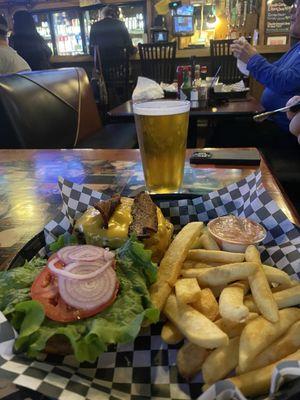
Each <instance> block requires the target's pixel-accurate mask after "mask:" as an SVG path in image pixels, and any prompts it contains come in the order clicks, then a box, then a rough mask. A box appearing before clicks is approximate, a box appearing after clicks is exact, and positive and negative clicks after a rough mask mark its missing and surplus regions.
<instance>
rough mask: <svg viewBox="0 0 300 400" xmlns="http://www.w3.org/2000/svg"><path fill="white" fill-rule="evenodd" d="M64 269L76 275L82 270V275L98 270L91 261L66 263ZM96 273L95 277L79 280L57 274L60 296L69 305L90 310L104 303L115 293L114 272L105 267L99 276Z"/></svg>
mask: <svg viewBox="0 0 300 400" xmlns="http://www.w3.org/2000/svg"><path fill="white" fill-rule="evenodd" d="M65 270H66V272H68V273H69V274H71V275H78V274H79V273H80V274H81V272H83V271H84V272H85V274H84V275H83V276H91V275H93V274H94V273H95V272H98V270H99V266H97V265H96V264H92V263H89V264H88V263H86V264H79V263H72V264H69V265H67V266H66V267H65ZM71 271H72V272H71ZM75 271H76V272H75ZM91 271H93V272H91ZM74 272H75V273H74ZM97 275H98V276H97V278H96V279H85V280H80V281H78V280H77V281H75V280H70V279H65V278H64V277H63V276H61V275H59V276H58V289H59V293H60V296H61V297H62V299H63V300H64V301H65V302H66V303H67V304H68V305H69V306H72V307H75V308H77V309H82V310H92V309H96V308H98V307H101V305H105V304H106V303H108V302H109V300H111V299H112V298H113V296H114V295H115V293H116V287H117V284H118V281H117V276H116V272H115V270H114V269H113V268H106V269H105V270H104V271H103V272H102V274H101V276H99V274H97Z"/></svg>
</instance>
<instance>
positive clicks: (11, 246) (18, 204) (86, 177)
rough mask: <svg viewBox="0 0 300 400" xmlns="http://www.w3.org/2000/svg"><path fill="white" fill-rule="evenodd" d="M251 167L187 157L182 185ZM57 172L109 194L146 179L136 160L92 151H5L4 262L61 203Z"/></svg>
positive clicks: (0, 196)
mask: <svg viewBox="0 0 300 400" xmlns="http://www.w3.org/2000/svg"><path fill="white" fill-rule="evenodd" d="M6 153H8V152H6ZM11 154H12V153H11ZM16 154H17V152H14V155H16ZM94 154H95V153H94ZM28 155H29V153H28ZM109 158H111V155H110V157H109ZM254 170H255V169H254V168H253V167H252V168H249V167H248V168H218V169H216V168H194V167H192V166H191V165H190V164H189V163H188V162H187V163H186V165H185V175H184V185H183V191H184V192H187V193H197V194H203V193H208V192H210V191H213V190H216V189H219V188H222V187H223V186H226V185H228V184H230V183H233V182H237V181H239V180H241V179H242V178H243V177H245V176H246V175H248V174H250V173H251V172H253V171H254ZM58 176H62V177H64V178H66V179H68V180H70V181H73V182H76V183H85V184H86V185H87V186H90V187H92V188H93V189H96V190H98V191H104V192H106V193H107V194H112V193H122V194H123V195H130V194H132V193H134V192H136V191H137V190H140V189H141V188H142V187H143V185H144V178H143V172H142V167H141V163H140V162H139V161H134V160H133V161H129V160H118V159H115V160H114V159H110V160H109V159H100V158H99V159H97V158H96V154H95V156H92V157H91V153H89V154H88V153H87V152H84V151H80V152H76V151H48V152H46V151H39V152H35V153H34V154H32V155H31V154H30V156H29V157H21V158H18V157H17V156H16V157H12V156H11V159H9V158H7V157H5V155H4V156H3V157H1V158H0V227H1V230H0V265H1V267H2V268H5V267H7V265H8V264H9V262H10V260H11V259H12V258H13V256H14V255H15V254H16V253H17V252H18V251H19V250H20V248H21V247H22V246H23V245H24V244H25V243H26V242H27V241H28V240H29V239H31V238H32V237H33V236H34V235H35V234H37V233H38V232H40V231H41V230H42V228H43V227H44V225H45V223H46V222H47V221H48V220H50V219H51V218H52V217H53V216H54V215H55V213H56V212H57V210H58V208H59V206H60V204H61V198H60V195H59V191H58V186H57V179H58Z"/></svg>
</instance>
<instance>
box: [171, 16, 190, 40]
mask: <svg viewBox="0 0 300 400" xmlns="http://www.w3.org/2000/svg"><path fill="white" fill-rule="evenodd" d="M173 33H174V35H175V36H192V35H193V34H194V17H193V16H190V15H188V16H179V15H175V16H174V17H173Z"/></svg>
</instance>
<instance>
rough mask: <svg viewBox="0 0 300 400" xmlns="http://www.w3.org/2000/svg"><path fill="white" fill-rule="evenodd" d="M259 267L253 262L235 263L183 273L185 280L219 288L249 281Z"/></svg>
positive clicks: (187, 270)
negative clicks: (235, 282)
mask: <svg viewBox="0 0 300 400" xmlns="http://www.w3.org/2000/svg"><path fill="white" fill-rule="evenodd" d="M257 268H258V266H257V264H256V263H253V262H244V263H241V262H240V263H234V264H227V265H221V266H220V267H215V268H191V269H183V270H182V271H181V273H182V276H183V277H184V278H197V279H198V282H199V284H200V287H202V285H204V286H219V285H226V284H228V283H231V282H234V281H239V280H243V279H247V278H248V277H249V276H250V275H252V274H254V273H255V272H256V270H257Z"/></svg>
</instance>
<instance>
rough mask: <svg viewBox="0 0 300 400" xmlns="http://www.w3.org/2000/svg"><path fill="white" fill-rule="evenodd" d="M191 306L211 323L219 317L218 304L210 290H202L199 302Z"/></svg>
mask: <svg viewBox="0 0 300 400" xmlns="http://www.w3.org/2000/svg"><path fill="white" fill-rule="evenodd" d="M191 306H192V307H193V308H195V309H196V310H197V311H199V312H201V313H202V314H203V315H205V316H206V317H207V318H208V319H210V320H211V321H215V320H216V318H217V316H218V315H219V305H218V302H217V300H216V298H215V296H214V294H213V292H212V291H211V290H210V289H209V288H206V289H202V290H201V292H200V296H199V298H198V300H197V301H195V302H194V303H192V304H191Z"/></svg>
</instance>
